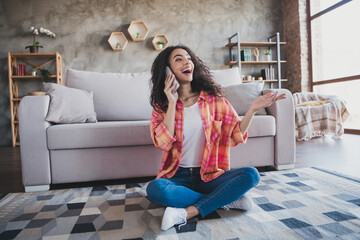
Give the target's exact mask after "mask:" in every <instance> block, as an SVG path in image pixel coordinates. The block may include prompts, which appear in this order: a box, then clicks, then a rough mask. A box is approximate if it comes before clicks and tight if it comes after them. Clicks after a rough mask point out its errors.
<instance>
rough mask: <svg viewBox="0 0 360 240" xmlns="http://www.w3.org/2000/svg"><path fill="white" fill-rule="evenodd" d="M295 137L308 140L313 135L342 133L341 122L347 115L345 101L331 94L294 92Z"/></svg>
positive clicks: (339, 134) (334, 135)
mask: <svg viewBox="0 0 360 240" xmlns="http://www.w3.org/2000/svg"><path fill="white" fill-rule="evenodd" d="M293 98H294V105H295V127H296V139H297V140H298V141H303V140H305V141H308V140H310V139H311V138H313V137H318V136H324V135H326V134H328V133H332V134H333V137H335V138H337V137H340V136H341V135H342V134H343V133H344V127H343V122H344V121H345V120H346V119H347V118H348V117H349V112H348V110H347V109H346V106H345V102H344V101H343V100H341V99H340V98H338V97H337V96H333V95H322V94H317V93H313V92H309V93H294V94H293Z"/></svg>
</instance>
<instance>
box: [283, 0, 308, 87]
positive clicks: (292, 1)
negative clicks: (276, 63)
mask: <svg viewBox="0 0 360 240" xmlns="http://www.w3.org/2000/svg"><path fill="white" fill-rule="evenodd" d="M282 11H283V37H284V39H283V40H284V41H286V42H287V45H286V61H287V63H286V69H287V72H286V76H287V79H288V82H287V89H289V90H290V91H291V92H293V93H294V92H308V91H310V82H309V81H310V71H309V54H308V27H307V14H306V11H307V10H306V0H283V1H282Z"/></svg>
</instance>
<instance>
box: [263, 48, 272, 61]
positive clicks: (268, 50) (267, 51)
mask: <svg viewBox="0 0 360 240" xmlns="http://www.w3.org/2000/svg"><path fill="white" fill-rule="evenodd" d="M264 55H265V56H266V61H268V62H270V61H271V50H270V49H267V50H265V51H264Z"/></svg>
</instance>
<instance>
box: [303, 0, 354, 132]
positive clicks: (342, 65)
mask: <svg viewBox="0 0 360 240" xmlns="http://www.w3.org/2000/svg"><path fill="white" fill-rule="evenodd" d="M309 2H310V4H308V6H310V12H311V16H310V17H309V19H310V29H311V38H310V40H311V62H312V88H313V91H314V92H316V93H321V94H326V95H336V96H338V97H340V98H342V99H344V100H345V102H346V103H347V105H346V106H347V109H348V111H349V112H350V117H349V119H348V120H346V121H345V124H344V127H345V128H346V129H349V130H348V131H347V132H352V133H358V134H359V133H360V107H359V104H360V97H359V96H360V94H359V91H360V41H359V39H360V28H358V27H356V25H357V24H358V23H359V22H360V15H359V14H358V12H359V10H360V1H358V0H356V1H351V0H343V1H339V0H309ZM350 129H351V130H350Z"/></svg>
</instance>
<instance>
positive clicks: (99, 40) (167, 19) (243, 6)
mask: <svg viewBox="0 0 360 240" xmlns="http://www.w3.org/2000/svg"><path fill="white" fill-rule="evenodd" d="M132 20H143V21H145V22H146V24H147V26H148V28H149V30H150V32H149V34H148V37H147V39H146V40H145V41H144V42H132V41H131V40H129V43H128V45H127V47H126V49H125V51H123V52H115V51H112V49H111V47H110V45H109V44H108V42H107V40H108V38H109V36H110V34H111V32H118V31H122V32H124V33H125V35H126V37H127V38H128V39H130V36H129V35H128V33H127V28H128V27H129V24H130V23H131V21H132ZM30 26H35V27H44V28H48V29H50V30H52V31H53V32H54V33H55V34H56V38H55V39H51V38H49V37H46V36H40V37H38V38H37V40H38V41H39V42H40V45H43V46H44V48H43V49H41V52H56V51H57V52H59V53H60V54H61V55H62V57H63V74H65V71H66V69H67V68H68V67H71V68H74V69H79V70H91V71H100V72H141V71H148V70H150V67H151V64H152V62H153V60H154V58H155V57H156V56H157V54H158V52H157V51H155V50H154V49H153V47H152V43H151V41H152V38H153V37H154V36H155V35H156V34H165V35H166V36H167V38H168V40H169V43H170V45H175V44H179V43H181V44H185V45H187V46H189V47H190V48H191V49H193V50H194V51H195V52H196V53H197V55H198V56H199V57H200V58H201V59H202V60H203V61H204V62H205V63H206V64H207V65H208V66H209V67H210V68H212V69H221V68H226V66H225V63H226V62H227V61H228V58H229V56H228V49H226V48H225V47H224V46H225V45H226V43H227V38H228V37H229V36H231V35H232V34H234V33H235V32H240V34H241V36H242V41H266V39H267V37H268V36H270V35H272V34H274V33H275V32H278V31H279V32H280V33H282V10H281V0H255V1H254V0H226V1H223V0H199V1H197V0H63V1H59V0H1V1H0V46H1V48H0V67H1V71H0V91H1V92H0V136H1V138H0V146H10V145H11V131H10V110H9V90H8V89H9V88H8V76H7V74H8V67H7V53H8V52H27V50H25V49H24V47H25V46H27V45H31V43H32V34H31V33H30V32H28V31H27V29H28V28H29V27H30ZM27 87H29V88H30V86H25V88H27ZM24 92H26V89H25V90H24Z"/></svg>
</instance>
